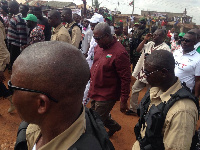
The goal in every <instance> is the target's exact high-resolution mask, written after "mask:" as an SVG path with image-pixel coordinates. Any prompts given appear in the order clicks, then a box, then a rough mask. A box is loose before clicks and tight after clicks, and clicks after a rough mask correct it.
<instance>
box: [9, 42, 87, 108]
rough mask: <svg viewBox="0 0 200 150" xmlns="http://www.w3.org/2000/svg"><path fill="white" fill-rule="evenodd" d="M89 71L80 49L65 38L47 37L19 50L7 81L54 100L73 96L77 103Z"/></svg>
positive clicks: (80, 97)
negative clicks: (9, 78)
mask: <svg viewBox="0 0 200 150" xmlns="http://www.w3.org/2000/svg"><path fill="white" fill-rule="evenodd" d="M89 75H90V72H89V66H88V64H87V62H86V60H85V58H84V56H83V55H82V53H81V52H80V50H78V49H77V48H75V47H74V46H72V45H70V44H68V43H66V42H60V41H50V42H39V43H36V44H33V45H31V46H29V47H27V48H26V49H25V50H24V51H23V52H22V53H21V54H20V56H19V57H18V58H17V59H16V61H15V63H14V65H13V74H12V77H11V81H12V82H13V85H16V83H18V85H19V84H20V85H19V86H21V87H24V88H29V89H35V90H40V91H43V92H46V93H48V94H50V95H51V96H52V97H54V98H55V99H57V100H58V101H61V100H63V99H73V100H75V99H76V100H77V101H78V103H79V104H81V102H82V97H83V92H84V89H85V86H86V84H87V81H88V79H89ZM15 82H16V83H15Z"/></svg>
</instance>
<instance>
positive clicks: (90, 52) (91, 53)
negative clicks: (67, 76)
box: [86, 36, 97, 68]
mask: <svg viewBox="0 0 200 150" xmlns="http://www.w3.org/2000/svg"><path fill="white" fill-rule="evenodd" d="M96 46H97V43H96V42H95V39H94V38H93V36H92V39H91V42H90V48H89V50H88V57H87V58H86V60H87V62H88V64H89V67H90V68H91V67H92V64H93V61H94V48H95V47H96Z"/></svg>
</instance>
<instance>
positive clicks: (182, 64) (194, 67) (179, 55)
mask: <svg viewBox="0 0 200 150" xmlns="http://www.w3.org/2000/svg"><path fill="white" fill-rule="evenodd" d="M173 55H174V59H175V62H176V66H175V75H176V76H177V77H179V79H180V81H181V82H185V83H186V85H187V87H189V88H190V89H191V90H192V89H193V88H194V85H195V76H200V54H199V53H198V52H197V51H196V50H195V49H194V50H193V51H191V52H189V53H186V54H183V50H182V49H179V50H176V51H175V52H174V53H173Z"/></svg>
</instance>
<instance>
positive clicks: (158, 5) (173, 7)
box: [59, 0, 200, 25]
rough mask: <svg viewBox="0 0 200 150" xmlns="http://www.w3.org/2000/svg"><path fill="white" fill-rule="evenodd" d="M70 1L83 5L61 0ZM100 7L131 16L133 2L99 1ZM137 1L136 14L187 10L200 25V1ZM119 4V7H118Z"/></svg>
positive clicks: (122, 0) (118, 0)
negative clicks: (151, 11) (148, 11)
mask: <svg viewBox="0 0 200 150" xmlns="http://www.w3.org/2000/svg"><path fill="white" fill-rule="evenodd" d="M59 1H69V2H74V3H76V4H80V3H81V4H82V3H83V2H82V0H59ZM86 1H87V4H88V5H90V6H91V5H92V0H86ZM98 1H99V2H100V3H101V5H100V7H107V8H108V9H111V10H115V9H117V10H119V11H121V12H122V13H123V14H131V13H132V7H131V6H129V3H130V2H131V1H132V0H98ZM134 1H135V10H134V13H135V14H141V10H155V11H164V12H165V11H167V12H174V13H182V12H183V11H184V10H185V8H186V9H187V15H189V16H191V17H193V22H195V23H197V24H199V25H200V15H199V13H200V0H134ZM118 3H119V5H118Z"/></svg>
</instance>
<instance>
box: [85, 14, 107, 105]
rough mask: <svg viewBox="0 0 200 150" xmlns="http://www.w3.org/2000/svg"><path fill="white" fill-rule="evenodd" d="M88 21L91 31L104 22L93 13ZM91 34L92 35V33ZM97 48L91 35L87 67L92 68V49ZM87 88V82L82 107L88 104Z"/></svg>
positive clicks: (88, 85)
mask: <svg viewBox="0 0 200 150" xmlns="http://www.w3.org/2000/svg"><path fill="white" fill-rule="evenodd" d="M88 21H90V28H91V30H92V31H93V30H94V28H95V26H96V25H97V24H98V23H101V22H104V18H103V16H102V15H100V14H97V13H95V14H94V15H93V16H92V18H91V19H88ZM92 34H93V33H92ZM96 46H97V43H96V42H95V39H94V38H93V35H92V39H91V42H90V48H89V51H88V53H87V54H88V56H87V58H86V60H87V62H88V64H89V67H90V68H91V67H92V64H93V59H94V48H95V47H96ZM89 88H90V81H88V84H87V85H86V88H85V92H84V97H83V104H84V105H87V103H88V102H89V98H88V97H87V95H88V91H89Z"/></svg>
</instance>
